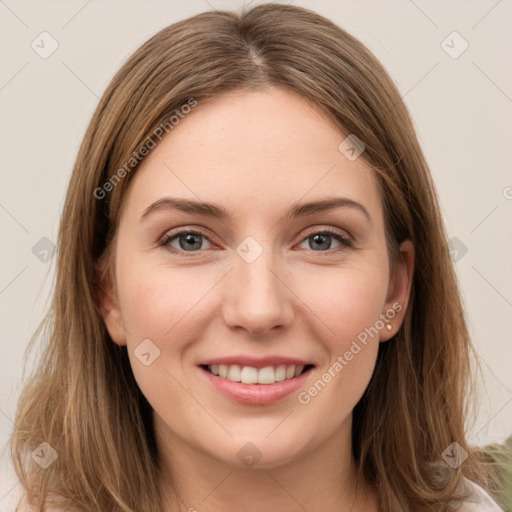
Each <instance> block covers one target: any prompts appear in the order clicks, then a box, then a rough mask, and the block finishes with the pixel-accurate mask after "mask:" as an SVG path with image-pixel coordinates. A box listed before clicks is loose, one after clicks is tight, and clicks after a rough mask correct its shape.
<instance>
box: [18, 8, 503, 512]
mask: <svg viewBox="0 0 512 512" xmlns="http://www.w3.org/2000/svg"><path fill="white" fill-rule="evenodd" d="M194 253H195V254H194ZM46 321H47V326H48V328H49V337H48V341H49V342H48V346H47V349H46V351H45V353H44V357H43V359H42V360H41V365H40V367H39V369H38V371H37V372H36V373H35V374H34V376H33V377H32V379H31V380H30V382H28V383H27V385H26V387H25V389H24V390H23V393H22V395H21V397H20V402H19V406H18V411H17V417H16V425H17V426H18V428H17V429H16V431H15V432H14V433H13V437H12V446H11V448H12V454H13V457H14V461H15V468H16V471H17V473H18V476H19V478H20V480H21V482H22V484H23V487H24V489H25V491H26V495H27V496H26V499H25V500H24V502H25V505H23V506H24V507H26V509H29V507H30V506H33V507H36V508H35V509H34V510H39V509H40V508H41V509H42V508H43V507H45V506H46V507H47V508H44V509H45V510H65V509H66V510H68V509H69V510H80V511H91V510H101V511H103V512H104V511H137V512H139V511H155V510H159V511H165V512H174V511H178V510H180V511H181V510H188V511H193V510H197V511H200V512H202V511H217V510H223V511H230V510H240V509H243V510H246V511H256V510H262V509H264V510H272V511H295V510H297V511H298V510H308V511H316V510H320V509H321V510H325V509H328V510H338V509H339V510H346V509H351V510H354V511H359V510H367V511H394V510H407V511H409V510H410V511H420V510H437V511H448V510H454V509H456V508H457V507H458V506H459V505H461V503H462V507H463V508H461V509H460V510H500V509H499V508H498V507H497V505H496V504H495V503H494V502H493V501H492V500H491V498H490V497H489V495H488V494H487V493H486V492H485V491H484V490H483V487H487V486H489V485H490V484H491V483H492V479H491V476H490V474H489V473H488V471H487V470H486V468H485V467H484V465H483V463H482V457H481V455H480V454H479V452H478V451H477V450H475V449H474V448H472V447H470V446H469V445H468V443H467V440H466V437H465V429H464V421H465V417H466V405H467V403H466V397H467V396H473V395H472V394H471V393H472V392H468V390H470V389H471V388H470V387H469V384H470V383H471V380H470V377H471V376H470V373H469V369H470V366H469V364H470V351H471V343H470V339H469V335H468V331H467V327H466V323H465V319H464V315H463V308H462V303H461V299H460V295H459V289H458V284H457V280H456V276H455V273H454V269H453V264H452V262H451V259H450V255H449V249H448V246H447V241H446V233H445V229H444V226H443V222H442V218H441V214H440V209H439V204H438V199H437V196H436V192H435V188H434V185H433V183H432V180H431V176H430V173H429V170H428V167H427V164H426V162H425V159H424V157H423V155H422V152H421V150H420V147H419V144H418V141H417V139H416V136H415V133H414V130H413V127H412V123H411V120H410V117H409V115H408V113H407V110H406V107H405V105H404V103H403V101H402V99H401V97H400V94H399V93H398V91H397V89H396V87H395V86H394V84H393V83H392V81H391V79H390V78H389V76H388V74H387V73H386V72H385V70H384V69H383V68H382V66H381V65H380V63H379V62H378V61H377V60H376V59H375V57H374V56H373V55H372V54H371V53H370V52H369V51H368V50H367V49H366V48H365V47H364V46H363V45H362V44H361V43H360V42H359V41H357V40H356V39H354V38H353V37H352V36H350V35H349V34H347V33H346V32H345V31H343V30H342V29H340V28H339V27H337V26H336V25H334V24H333V23H332V22H330V21H328V20H326V19H325V18H323V17H321V16H319V15H317V14H315V13H313V12H311V11H308V10H306V9H302V8H298V7H292V6H280V5H275V4H265V5H262V6H259V7H256V8H254V9H252V10H249V11H247V12H244V13H242V14H241V15H236V14H233V13H229V12H208V13H204V14H200V15H198V16H194V17H192V18H189V19H187V20H184V21H181V22H179V23H176V24H174V25H172V26H170V27H167V28H165V29H164V30H162V31H160V32H159V33H158V34H156V35H155V36H154V37H152V38H151V39H150V40H149V41H148V42H146V43H145V44H144V45H143V46H142V47H141V48H139V49H138V50H137V51H136V52H135V53H134V54H133V56H132V57H131V58H130V59H129V60H128V61H127V62H126V63H125V64H124V65H123V67H122V68H121V70H120V71H119V72H118V73H117V75H116V76H115V77H114V79H113V80H112V82H111V83H110V85H109V86H108V88H107V90H106V92H105V93H104V95H103V97H102V99H101V101H100V104H99V106H98V107H97V109H96V112H95V113H94V116H93V119H92V120H91V123H90V125H89V128H88V130H87V132H86V134H85V137H84V140H83V143H82V146H81V149H80V152H79V155H78V157H77V161H76V164H75V168H74V171H73V175H72V178H71V182H70V185H69V189H68V193H67V197H66V203H65V207H64V211H63V216H62V221H61V226H60V232H59V260H58V269H57V283H56V290H55V297H54V301H53V306H52V309H51V312H50V314H49V315H48V317H47V319H46ZM477 484H480V485H481V486H478V485H477ZM472 501H473V502H480V504H475V503H473V504H472V503H471V502H472ZM475 506H476V508H471V507H475Z"/></svg>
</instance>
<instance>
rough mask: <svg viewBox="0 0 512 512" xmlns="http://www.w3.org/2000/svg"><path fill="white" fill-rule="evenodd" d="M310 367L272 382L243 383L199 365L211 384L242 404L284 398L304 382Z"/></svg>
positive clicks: (270, 401) (268, 402)
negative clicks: (294, 375) (289, 376)
mask: <svg viewBox="0 0 512 512" xmlns="http://www.w3.org/2000/svg"><path fill="white" fill-rule="evenodd" d="M312 369H313V368H312V367H311V368H309V369H308V370H307V371H305V372H303V373H301V374H300V375H299V376H298V377H294V378H293V379H289V380H283V381H281V382H275V383H274V384H244V383H242V382H233V381H232V380H229V379H225V378H223V377H217V376H216V375H213V374H212V373H211V372H209V371H208V370H206V369H204V368H201V367H199V370H200V371H201V373H202V374H203V375H204V376H205V377H206V378H207V379H208V381H209V382H210V384H212V386H214V387H215V388H216V389H217V390H218V391H220V392H221V393H222V394H224V395H225V396H227V397H229V398H231V399H232V400H234V401H236V402H238V403H241V404H244V405H270V404H273V403H275V402H277V401H279V400H282V399H283V398H286V397H287V396H289V395H290V394H292V393H293V392H294V391H296V390H297V389H299V388H300V386H301V385H303V384H304V381H305V380H306V379H307V378H308V376H309V374H310V373H311V370H312Z"/></svg>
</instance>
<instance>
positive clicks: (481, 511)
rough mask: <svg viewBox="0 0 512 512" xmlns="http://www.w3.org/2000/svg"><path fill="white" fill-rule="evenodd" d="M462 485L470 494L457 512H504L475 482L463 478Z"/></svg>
mask: <svg viewBox="0 0 512 512" xmlns="http://www.w3.org/2000/svg"><path fill="white" fill-rule="evenodd" d="M464 483H465V484H466V486H467V487H468V489H469V491H470V492H471V496H470V497H469V498H467V499H466V501H464V502H463V503H462V505H461V507H460V508H459V509H458V511H457V512H504V511H503V509H502V508H500V507H499V506H498V504H497V503H496V502H495V501H494V500H493V499H492V498H491V496H490V495H489V494H488V493H487V492H486V491H485V490H484V489H482V487H480V486H479V485H478V484H476V483H475V482H473V481H471V480H469V479H467V478H465V479H464Z"/></svg>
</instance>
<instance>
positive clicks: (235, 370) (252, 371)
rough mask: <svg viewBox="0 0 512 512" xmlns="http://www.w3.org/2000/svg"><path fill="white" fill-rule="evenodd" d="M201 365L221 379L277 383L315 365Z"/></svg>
mask: <svg viewBox="0 0 512 512" xmlns="http://www.w3.org/2000/svg"><path fill="white" fill-rule="evenodd" d="M200 367H201V368H202V369H203V370H205V371H207V372H209V373H211V374H212V375H214V376H216V377H219V378H221V379H227V380H230V381H232V382H241V383H242V384H275V383H276V382H284V381H287V380H292V379H295V378H297V377H299V376H300V375H303V374H304V373H306V372H308V371H310V370H311V369H312V368H313V367H314V365H312V364H307V365H294V364H291V365H285V364H281V365H273V366H266V367H264V368H255V367H254V366H241V365H238V364H211V365H200Z"/></svg>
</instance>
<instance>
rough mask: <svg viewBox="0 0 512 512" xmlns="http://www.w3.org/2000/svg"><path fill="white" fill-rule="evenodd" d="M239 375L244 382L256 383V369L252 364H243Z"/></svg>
mask: <svg viewBox="0 0 512 512" xmlns="http://www.w3.org/2000/svg"><path fill="white" fill-rule="evenodd" d="M240 377H241V380H242V382H243V383H244V384H256V383H257V382H258V370H257V369H256V368H253V367H252V366H244V367H243V368H242V372H241V374H240Z"/></svg>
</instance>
